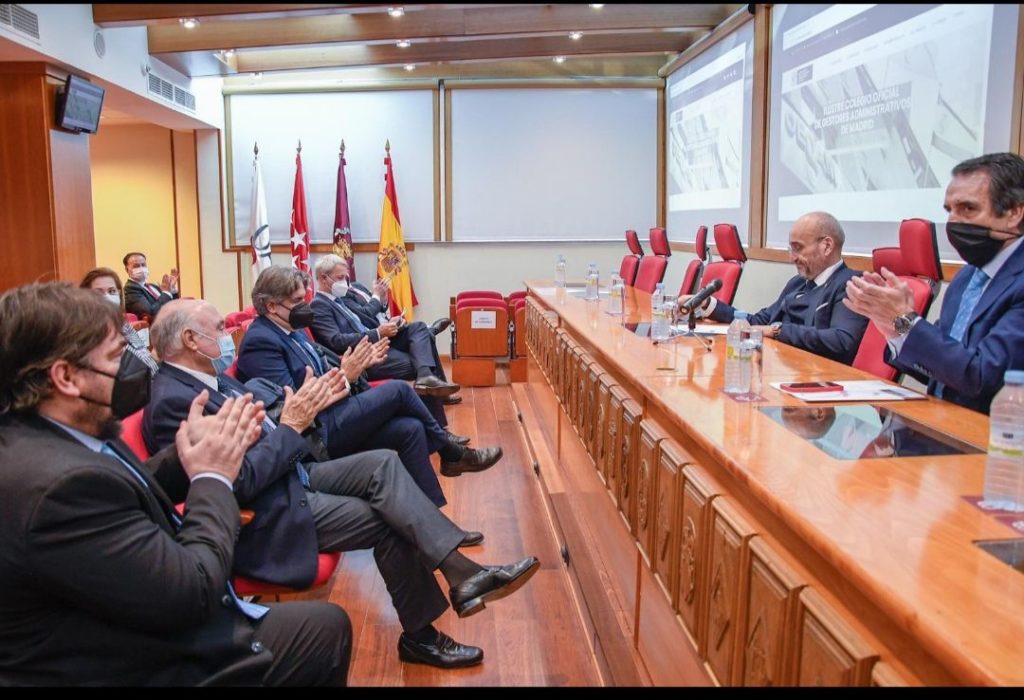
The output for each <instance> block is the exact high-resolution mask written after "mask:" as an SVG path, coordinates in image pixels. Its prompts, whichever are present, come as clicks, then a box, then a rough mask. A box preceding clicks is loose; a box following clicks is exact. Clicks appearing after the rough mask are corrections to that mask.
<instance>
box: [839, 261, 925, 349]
mask: <svg viewBox="0 0 1024 700" xmlns="http://www.w3.org/2000/svg"><path fill="white" fill-rule="evenodd" d="M843 304H844V305H845V306H846V308H848V309H850V311H853V312H854V313H858V314H860V315H862V316H867V317H868V318H869V319H870V320H871V322H872V323H874V324H875V327H876V328H877V329H878V331H879V332H880V333H881V334H882V335H883V336H884V337H885V338H886V339H890V338H894V337H896V329H895V328H893V325H892V322H893V319H895V318H896V317H897V316H902V315H903V314H907V313H910V312H911V311H913V310H914V293H913V292H912V291H911V290H910V286H909V285H908V284H907V283H906V282H904V281H903V280H901V279H900V278H899V277H897V276H896V275H894V274H893V273H892V272H890V271H889V270H887V269H886V268H884V267H883V268H882V273H881V274H878V273H877V272H865V273H864V274H863V275H861V276H860V277H851V278H850V279H849V280H848V281H847V283H846V298H845V299H843Z"/></svg>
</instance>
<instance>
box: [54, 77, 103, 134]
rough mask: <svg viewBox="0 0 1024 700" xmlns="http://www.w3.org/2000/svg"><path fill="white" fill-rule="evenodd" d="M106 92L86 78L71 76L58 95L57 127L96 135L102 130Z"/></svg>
mask: <svg viewBox="0 0 1024 700" xmlns="http://www.w3.org/2000/svg"><path fill="white" fill-rule="evenodd" d="M105 92H106V91H105V90H104V89H103V88H101V87H100V86H99V85H93V84H92V83H90V82H89V81H88V80H86V79H85V78H80V77H78V76H77V75H69V76H68V80H67V83H66V84H65V85H64V89H63V90H60V91H59V92H58V93H57V126H59V127H60V128H61V129H66V130H68V131H74V132H75V133H82V132H85V133H87V134H95V133H96V131H97V130H98V129H99V128H100V111H101V110H102V109H103V95H104V94H105Z"/></svg>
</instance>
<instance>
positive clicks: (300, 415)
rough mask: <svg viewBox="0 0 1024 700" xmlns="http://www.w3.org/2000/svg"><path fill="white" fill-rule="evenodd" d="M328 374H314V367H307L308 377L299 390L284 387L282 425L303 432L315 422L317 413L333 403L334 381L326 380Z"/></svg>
mask: <svg viewBox="0 0 1024 700" xmlns="http://www.w3.org/2000/svg"><path fill="white" fill-rule="evenodd" d="M331 372H337V370H331ZM328 374H330V372H328ZM328 374H325V375H324V376H323V377H317V376H314V374H313V368H312V367H306V378H305V379H304V380H303V381H302V386H301V387H299V390H298V391H293V390H292V388H291V387H290V386H286V387H285V388H284V408H282V409H281V421H280V423H281V425H287V426H288V427H289V428H291V429H292V430H294V431H295V432H297V433H300V434H301V433H302V432H303V431H304V430H305V429H306V428H308V427H309V426H310V425H312V424H313V420H314V419H315V418H316V416H317V414H318V413H320V411H322V410H324V409H325V408H327V406H328V405H330V403H331V401H330V397H331V390H332V383H331V382H330V381H324V380H325V378H326V377H327V376H328Z"/></svg>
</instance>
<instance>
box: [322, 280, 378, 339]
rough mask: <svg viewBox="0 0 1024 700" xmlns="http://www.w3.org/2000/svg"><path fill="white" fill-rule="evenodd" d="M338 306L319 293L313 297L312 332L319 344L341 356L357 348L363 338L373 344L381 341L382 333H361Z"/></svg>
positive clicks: (370, 331) (374, 331)
mask: <svg viewBox="0 0 1024 700" xmlns="http://www.w3.org/2000/svg"><path fill="white" fill-rule="evenodd" d="M338 304H339V302H337V301H335V300H334V299H331V298H328V297H326V296H324V295H323V294H321V293H319V292H317V293H316V294H314V295H313V301H312V302H311V303H310V306H312V307H313V327H312V331H313V337H314V338H316V341H317V342H318V343H320V344H321V345H326V346H327V347H328V348H330V349H331V350H333V351H334V352H336V353H339V354H340V353H343V352H345V350H347V349H348V348H350V347H355V345H356V343H358V342H359V341H360V340H362V339H363V338H367V339H368V340H369V341H370V342H371V343H376V342H377V341H378V340H380V333H378V332H377V331H376V330H369V331H361V330H359V328H358V327H356V326H355V325H353V324H352V321H351V320H350V319H349V318H348V317H347V316H345V314H344V313H343V312H342V310H341V309H340V308H339V307H338ZM367 328H374V326H367Z"/></svg>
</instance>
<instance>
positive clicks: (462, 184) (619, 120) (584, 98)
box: [450, 88, 658, 241]
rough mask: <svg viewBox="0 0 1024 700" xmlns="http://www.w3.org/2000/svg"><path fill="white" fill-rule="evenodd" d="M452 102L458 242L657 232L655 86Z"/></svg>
mask: <svg viewBox="0 0 1024 700" xmlns="http://www.w3.org/2000/svg"><path fill="white" fill-rule="evenodd" d="M451 96H452V97H451V104H452V106H451V115H450V118H451V133H452V143H451V151H452V172H451V183H452V214H451V216H452V239H453V240H455V241H488V240H502V241H517V240H620V241H621V240H624V238H623V237H624V232H625V230H626V229H630V228H631V229H635V230H636V231H637V232H638V233H639V234H640V236H641V237H642V238H644V237H646V234H647V230H648V229H649V228H651V227H652V226H655V225H656V222H657V218H656V217H657V202H658V198H657V184H658V183H657V169H658V166H657V156H658V140H657V131H658V128H657V125H658V120H657V109H658V97H657V91H656V90H654V89H653V88H546V89H518V88H504V89H489V88H488V89H459V88H453V89H452V91H451Z"/></svg>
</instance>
